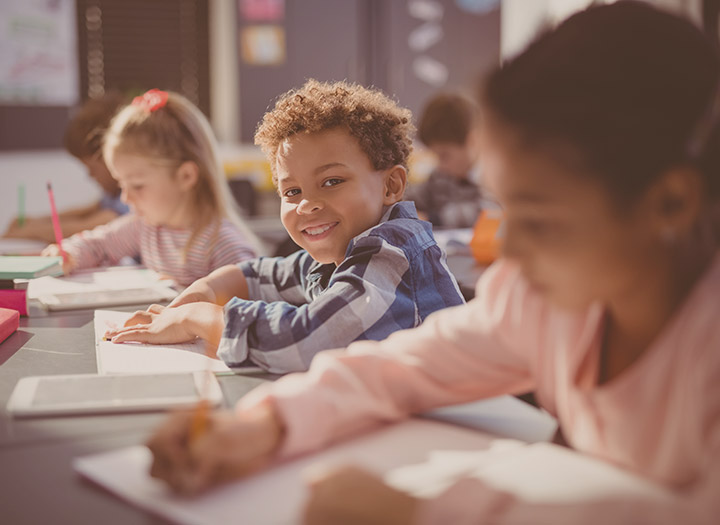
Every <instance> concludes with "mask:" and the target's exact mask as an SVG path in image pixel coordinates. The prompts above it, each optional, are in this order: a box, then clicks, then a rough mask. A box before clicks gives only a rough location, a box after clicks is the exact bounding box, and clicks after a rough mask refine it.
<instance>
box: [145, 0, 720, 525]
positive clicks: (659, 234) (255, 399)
mask: <svg viewBox="0 0 720 525" xmlns="http://www.w3.org/2000/svg"><path fill="white" fill-rule="evenodd" d="M719 79H720V67H719V61H718V57H717V55H716V54H715V51H714V48H713V47H712V46H711V45H710V43H709V42H708V41H706V40H705V38H704V37H703V36H702V35H701V33H700V32H699V31H698V30H697V29H695V28H694V27H693V26H692V25H691V24H690V23H689V22H686V21H683V20H681V19H678V18H675V17H674V16H672V15H669V14H666V13H663V12H660V11H657V10H655V9H654V8H652V7H650V6H649V5H647V4H644V3H639V2H632V1H626V2H618V3H615V4H611V5H609V6H601V7H592V8H590V9H588V10H586V11H584V12H582V13H579V14H577V15H575V16H573V17H571V18H570V19H568V20H567V21H565V22H564V23H562V24H561V25H560V26H559V27H558V28H556V29H555V30H553V31H551V32H550V33H548V34H545V35H544V36H542V37H540V38H539V39H538V40H537V41H536V42H535V43H534V44H532V45H531V46H530V47H529V48H528V49H527V50H526V51H525V52H524V53H522V54H521V55H519V56H518V57H516V58H515V59H513V60H510V61H509V62H507V63H505V64H504V65H503V66H502V68H500V69H498V70H497V71H495V72H493V73H492V74H491V75H490V76H489V77H488V79H487V81H486V83H485V84H484V87H483V90H482V93H481V103H482V107H483V124H482V126H483V128H482V136H483V148H484V149H483V154H482V157H481V158H482V159H484V170H485V171H484V173H485V174H486V181H487V182H488V184H490V186H491V190H492V191H493V194H494V195H496V196H497V197H498V198H499V200H500V201H501V203H502V204H503V207H504V211H505V216H506V229H505V239H504V257H503V258H502V259H501V260H500V261H498V262H497V263H496V264H495V265H494V266H492V267H491V268H490V269H489V270H488V271H487V272H486V273H485V274H484V275H483V277H482V279H481V281H480V282H479V283H478V286H477V296H476V299H474V300H473V301H471V302H470V303H468V304H467V305H464V306H458V307H454V308H450V309H446V310H443V311H441V312H438V313H436V314H434V315H433V316H431V317H430V318H429V319H428V320H427V321H426V322H425V323H424V324H423V325H422V326H420V327H419V328H416V329H412V330H405V331H401V332H397V333H395V334H394V335H392V336H390V337H389V338H388V339H387V340H385V341H381V342H359V343H354V344H353V345H351V346H350V347H348V348H347V349H345V350H337V351H334V352H323V353H321V354H318V356H317V357H316V358H315V360H314V361H313V363H312V366H311V368H310V370H309V371H308V372H307V373H305V374H293V375H290V376H287V377H284V378H282V379H280V380H278V381H276V382H275V383H272V384H270V383H268V384H266V385H263V386H262V387H261V388H259V389H257V390H256V391H254V392H253V393H251V394H250V395H248V396H247V397H246V398H244V399H243V400H241V402H240V403H239V405H238V407H237V409H236V411H235V412H234V413H231V414H223V413H219V414H216V415H214V416H213V417H212V420H211V421H210V425H209V429H208V431H207V432H206V433H205V434H204V435H202V436H201V437H200V438H198V439H196V440H194V441H193V442H192V445H191V446H188V445H187V443H188V439H187V436H188V432H189V428H190V426H191V423H192V415H178V416H175V417H173V418H171V419H170V420H169V421H168V422H167V423H166V424H165V425H164V426H163V427H161V428H160V429H159V430H158V431H157V432H156V434H155V436H153V438H152V439H151V440H150V442H149V447H150V449H151V450H152V452H153V454H154V464H153V469H152V474H153V475H154V476H156V477H158V478H161V479H164V480H166V481H167V482H168V483H169V484H170V485H171V486H172V487H174V488H175V489H177V490H179V491H197V490H201V489H204V488H207V487H208V486H211V485H213V484H217V483H219V482H222V481H224V480H227V479H232V478H235V477H239V476H242V475H246V474H248V473H249V472H252V471H254V470H256V469H258V468H261V467H263V466H265V465H267V464H269V463H270V462H271V461H273V460H274V459H276V458H278V457H286V456H292V455H296V454H299V453H305V452H309V451H313V450H318V449H321V448H323V447H325V446H327V445H328V444H330V443H331V442H333V441H336V440H338V439H340V438H342V437H346V436H348V435H351V434H353V433H356V432H358V431H360V430H363V429H367V428H370V427H372V426H373V425H378V424H380V423H382V422H388V421H397V420H400V419H402V418H405V417H407V416H408V415H409V414H414V413H419V412H423V411H425V410H428V409H431V408H435V407H439V406H443V405H448V404H453V403H459V402H465V401H470V400H474V399H479V398H483V397H488V396H496V395H500V394H515V393H521V392H526V391H528V390H534V391H535V392H536V395H537V398H538V400H539V402H540V403H541V405H542V406H543V407H545V408H546V409H547V410H549V411H550V412H551V413H553V414H554V415H555V416H556V417H557V418H558V420H559V422H560V426H561V428H562V430H563V433H564V435H565V437H566V439H567V441H568V442H569V444H570V445H571V446H572V447H573V448H574V449H576V450H577V451H579V452H581V453H584V454H588V455H591V456H594V457H596V458H600V459H601V460H604V461H607V462H609V463H612V464H615V465H618V466H620V467H622V468H625V469H627V470H630V471H633V472H635V473H636V474H638V475H640V476H643V477H645V478H647V479H649V480H651V481H654V482H656V483H658V484H661V485H664V486H666V487H667V488H669V489H670V493H671V494H672V496H669V497H668V498H667V500H665V501H660V502H658V501H649V500H642V499H632V498H630V497H628V498H625V499H622V500H621V499H618V500H610V501H597V502H588V503H586V504H574V505H561V504H539V503H532V502H528V501H522V500H519V499H514V498H513V497H512V496H510V495H508V494H505V493H502V492H499V491H497V490H495V489H492V488H490V487H487V486H484V485H483V484H482V483H481V482H480V481H478V480H474V479H467V480H464V481H461V482H459V483H457V484H456V485H454V486H452V487H450V488H449V489H448V490H447V491H446V492H445V493H443V494H441V495H440V496H439V497H437V498H435V499H432V500H419V499H415V498H413V497H411V496H409V495H407V494H404V493H402V492H399V491H397V490H395V489H392V488H390V487H388V486H386V485H385V484H384V483H383V482H382V481H381V480H379V479H377V478H376V477H374V476H373V475H371V474H369V473H366V472H364V471H362V470H359V469H357V468H351V467H347V468H339V469H336V470H334V471H332V472H329V473H326V474H325V476H324V477H322V478H320V479H316V480H314V481H313V483H312V486H311V487H310V488H311V490H310V499H309V503H308V506H307V508H306V515H305V519H306V521H307V522H308V523H313V524H321V523H323V524H324V523H328V524H331V523H332V524H338V523H342V524H350V523H378V524H379V523H388V524H390V523H392V524H395V525H397V524H409V523H416V524H443V525H447V524H453V525H457V524H470V523H516V524H527V523H554V524H555V523H584V524H588V523H598V524H600V523H603V524H605V523H653V524H658V523H668V524H676V523H716V522H717V517H718V516H719V515H720V497H718V495H719V494H720V322H718V320H720V299H719V298H720V255H718V253H717V249H716V247H717V243H716V238H715V236H714V233H715V232H714V231H713V229H712V226H713V224H712V211H713V206H714V203H715V202H716V195H717V191H718V189H719V188H718V182H720V181H719V180H718V173H719V171H720V127H719V126H718V124H717V122H716V120H717V115H718V107H717V106H716V99H717V93H718V81H719ZM439 349H440V350H442V351H438V350H439Z"/></svg>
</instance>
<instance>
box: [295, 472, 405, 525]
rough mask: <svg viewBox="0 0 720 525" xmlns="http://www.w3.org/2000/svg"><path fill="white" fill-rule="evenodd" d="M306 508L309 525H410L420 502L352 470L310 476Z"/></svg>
mask: <svg viewBox="0 0 720 525" xmlns="http://www.w3.org/2000/svg"><path fill="white" fill-rule="evenodd" d="M309 486H310V487H309V488H310V496H309V498H308V503H307V506H306V507H305V514H304V521H303V523H305V524H307V525H335V524H337V523H342V524H343V525H354V524H357V525H361V524H362V525H368V524H369V525H410V524H411V523H412V522H413V520H414V516H415V512H416V507H417V500H416V499H415V498H413V497H412V496H410V495H409V494H406V493H405V492H402V491H399V490H396V489H394V488H392V487H389V486H388V485H386V484H385V483H384V482H383V481H382V480H381V479H380V478H378V477H377V476H375V475H374V474H370V473H369V472H367V471H365V470H362V469H359V468H357V467H352V466H344V467H336V468H332V469H330V470H326V471H325V472H322V473H320V474H317V473H316V474H315V475H312V476H311V479H310V480H309Z"/></svg>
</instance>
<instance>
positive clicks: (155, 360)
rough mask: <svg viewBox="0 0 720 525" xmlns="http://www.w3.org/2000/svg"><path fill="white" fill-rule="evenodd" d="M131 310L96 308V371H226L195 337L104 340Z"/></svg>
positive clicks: (108, 372)
mask: <svg viewBox="0 0 720 525" xmlns="http://www.w3.org/2000/svg"><path fill="white" fill-rule="evenodd" d="M131 315H132V313H130V312H114V311H111V310H95V352H96V357H97V367H98V373H99V374H135V373H155V374H161V373H165V372H168V373H177V372H194V371H196V370H212V371H213V372H227V371H229V370H230V368H228V366H227V365H226V364H225V363H223V362H222V361H221V360H219V359H212V358H210V357H207V356H206V355H205V343H204V342H203V341H202V340H200V339H197V340H195V341H193V342H190V343H180V344H171V345H148V344H137V343H122V344H116V343H111V342H110V341H103V340H102V337H103V335H105V332H107V331H108V329H110V328H114V327H117V326H122V325H123V323H124V322H125V321H126V320H127V319H128V318H129V317H130V316H131Z"/></svg>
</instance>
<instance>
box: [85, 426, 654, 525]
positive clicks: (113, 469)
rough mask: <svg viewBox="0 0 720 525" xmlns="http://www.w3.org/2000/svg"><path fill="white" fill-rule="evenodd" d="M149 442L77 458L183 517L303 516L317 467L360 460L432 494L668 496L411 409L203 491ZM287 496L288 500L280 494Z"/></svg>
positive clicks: (555, 450)
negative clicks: (174, 475)
mask: <svg viewBox="0 0 720 525" xmlns="http://www.w3.org/2000/svg"><path fill="white" fill-rule="evenodd" d="M150 461H151V458H150V453H149V452H148V450H147V449H145V448H144V447H140V446H138V447H131V448H125V449H121V450H117V451H113V452H109V453H104V454H98V455H93V456H86V457H81V458H76V459H75V461H74V462H73V466H74V468H75V470H76V471H77V472H79V473H80V474H82V475H83V476H85V477H87V478H89V479H91V480H93V481H95V482H96V483H98V484H99V485H101V486H103V487H105V488H106V489H108V490H110V491H111V492H114V493H115V494H116V495H118V496H119V497H121V498H123V499H125V500H127V501H128V502H130V503H132V504H134V505H137V506H138V507H141V508H144V509H146V510H148V511H151V512H153V513H154V514H158V515H161V516H163V517H165V518H167V519H170V520H172V521H174V522H177V523H181V524H205V525H214V524H218V525H220V524H224V523H235V522H238V521H242V522H243V523H253V524H255V525H266V524H267V525H270V524H272V525H282V524H295V523H299V517H300V515H301V512H302V508H303V505H304V502H305V499H306V489H305V483H304V473H306V472H307V469H308V467H311V468H313V469H314V468H318V467H321V466H325V465H337V464H340V463H342V464H347V463H352V464H356V465H359V466H362V467H364V468H366V469H369V470H371V471H374V472H376V473H378V474H381V475H383V477H384V479H385V480H386V481H387V482H388V483H390V484H391V485H393V486H395V487H397V488H399V489H402V490H406V491H408V492H410V493H412V494H414V495H416V496H419V497H432V496H435V495H437V494H439V493H440V492H442V491H443V490H445V489H446V488H447V487H449V486H450V485H452V484H453V483H454V482H456V481H457V480H458V479H460V478H462V477H465V476H474V477H477V478H480V479H481V480H482V481H483V482H484V483H486V484H488V485H490V486H494V487H497V488H499V489H502V490H506V491H508V492H511V493H514V494H516V495H518V496H519V497H521V498H525V499H527V500H528V501H545V502H565V503H578V502H580V501H583V500H590V499H599V498H605V497H612V496H622V497H628V496H631V495H643V496H646V497H650V498H661V497H667V496H668V494H667V492H665V491H664V490H663V489H660V488H659V487H656V486H655V485H652V484H650V483H648V482H647V481H645V480H642V479H640V478H638V477H635V476H633V475H631V474H628V473H626V472H624V471H621V470H619V469H616V468H614V467H612V466H610V465H607V464H604V463H601V462H599V461H596V460H593V459H591V458H588V457H584V456H581V455H579V454H577V453H575V452H572V451H570V450H569V449H565V448H562V447H558V446H556V445H551V444H547V443H536V444H532V445H527V444H525V443H523V442H521V441H515V440H506V439H495V438H492V437H491V436H490V435H488V434H484V433H481V432H475V431H471V430H467V429H462V428H459V427H455V426H453V425H447V424H443V423H438V422H432V421H426V420H417V419H411V420H409V421H406V422H403V423H399V424H397V425H393V426H390V427H385V428H383V429H380V430H378V431H376V432H373V433H371V434H367V435H364V436H361V437H359V438H356V439H354V440H352V441H349V442H346V443H343V444H340V445H337V446H335V447H332V448H330V449H328V450H326V451H323V452H321V453H319V454H316V455H314V456H310V457H305V458H300V459H299V460H295V461H292V462H289V463H286V464H282V465H279V466H276V467H275V468H273V469H270V470H268V471H266V472H263V473H261V474H259V475H256V476H253V477H251V478H248V479H247V480H244V481H239V482H235V483H232V484H229V485H225V486H223V487H219V488H217V489H214V490H212V491H211V492H209V493H207V494H204V495H202V496H200V497H197V498H192V499H188V498H182V497H178V496H175V495H173V494H172V493H170V491H169V490H168V489H167V487H165V486H164V485H163V484H162V483H159V482H158V481H156V480H154V479H152V478H150V476H149V475H148V469H149V465H150ZM279 494H281V495H282V497H281V498H280V499H281V501H282V504H278V501H279V500H278V495H279Z"/></svg>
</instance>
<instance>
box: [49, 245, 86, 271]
mask: <svg viewBox="0 0 720 525" xmlns="http://www.w3.org/2000/svg"><path fill="white" fill-rule="evenodd" d="M40 255H44V256H46V257H63V265H62V268H63V273H64V274H65V275H69V274H71V273H72V272H73V270H75V268H76V267H77V261H76V260H75V257H73V256H72V255H70V254H69V253H68V252H66V251H62V250H61V249H60V247H59V246H58V245H57V244H51V245H49V246H46V247H45V248H44V249H43V251H42V252H40Z"/></svg>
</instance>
